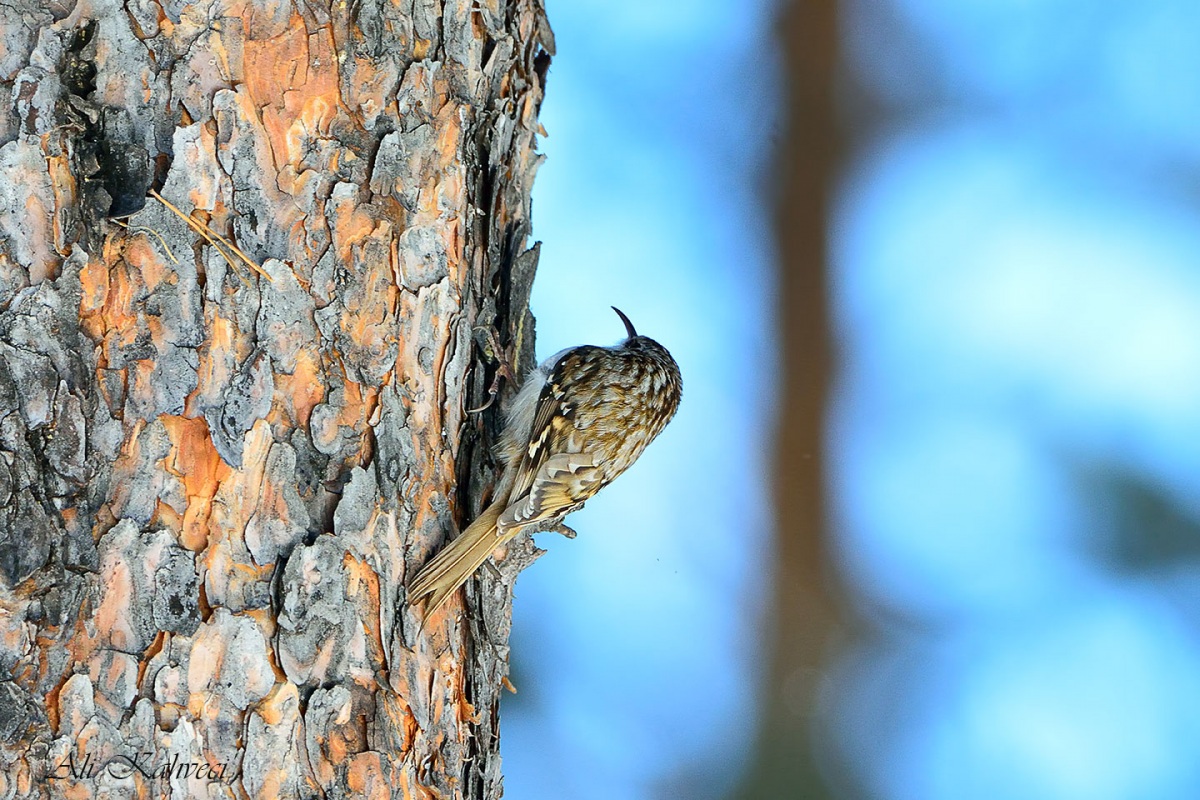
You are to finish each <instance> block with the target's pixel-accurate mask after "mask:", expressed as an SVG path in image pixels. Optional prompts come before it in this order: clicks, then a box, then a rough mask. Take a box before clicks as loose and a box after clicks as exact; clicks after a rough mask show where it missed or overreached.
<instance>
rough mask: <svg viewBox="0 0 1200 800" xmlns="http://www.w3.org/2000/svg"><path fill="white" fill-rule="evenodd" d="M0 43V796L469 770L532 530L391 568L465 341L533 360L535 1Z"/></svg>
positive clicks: (118, 25) (480, 366)
mask: <svg viewBox="0 0 1200 800" xmlns="http://www.w3.org/2000/svg"><path fill="white" fill-rule="evenodd" d="M0 36H2V37H3V44H2V46H0V80H2V81H3V82H4V85H3V87H0V89H2V91H3V97H4V98H11V102H6V103H4V104H3V105H2V112H0V144H2V146H0V169H2V175H3V182H2V183H0V583H2V586H0V742H2V748H0V764H2V769H0V797H14V796H15V797H59V796H70V797H78V798H84V797H97V796H105V795H106V793H108V794H107V796H116V797H154V798H156V797H165V796H170V797H178V798H184V797H231V798H232V797H239V798H240V797H244V796H249V797H271V798H275V797H281V798H286V797H318V796H326V797H355V798H360V797H370V798H376V797H397V798H399V797H404V798H410V797H413V798H429V797H446V798H452V797H455V798H456V797H463V798H494V797H498V796H499V795H500V794H501V777H500V769H499V767H500V759H499V739H498V718H497V712H498V703H499V691H500V689H501V685H502V683H503V682H504V680H505V677H504V676H505V674H506V671H507V639H508V631H509V608H510V600H511V591H510V589H511V584H512V580H513V578H514V577H515V574H516V572H517V571H518V570H519V569H520V567H521V566H523V565H524V564H527V563H528V561H529V560H530V559H531V558H532V557H533V556H534V554H535V550H534V548H533V546H532V545H531V544H530V543H529V541H528V539H527V538H522V539H521V540H518V543H517V544H515V545H513V546H511V547H510V548H509V554H508V557H507V558H506V559H504V561H503V563H502V564H501V566H500V567H499V568H498V569H495V568H492V569H484V570H483V571H482V574H481V577H480V579H479V580H478V581H473V582H472V583H471V584H470V585H469V587H468V591H467V598H468V601H467V602H468V605H469V610H464V609H463V607H462V606H461V604H460V602H459V601H457V600H455V601H453V602H452V603H451V606H450V609H451V613H450V614H447V615H444V616H445V618H446V620H447V621H445V622H437V623H435V624H432V625H430V626H429V628H428V630H426V631H425V632H424V633H419V631H418V629H419V624H420V620H421V617H420V615H419V614H418V613H415V612H414V611H412V610H411V609H410V608H409V607H408V606H407V604H406V603H405V597H404V584H405V583H406V581H407V580H408V578H409V575H410V573H411V571H412V570H414V569H415V568H416V567H418V566H420V564H422V563H423V562H424V561H425V560H426V559H427V558H428V557H429V556H430V555H431V554H432V553H433V552H434V551H435V550H436V549H437V548H439V547H440V546H441V545H442V544H443V543H444V542H445V541H446V540H447V538H448V537H450V536H451V535H453V533H455V532H456V531H457V530H459V529H460V528H461V527H462V526H464V524H465V523H466V522H468V521H469V519H470V517H471V516H472V514H473V513H475V512H476V511H478V509H479V508H480V507H481V504H482V500H483V499H484V498H485V495H486V489H487V487H489V486H490V485H491V483H492V481H493V480H494V477H495V472H496V469H495V465H494V463H493V461H492V458H491V455H490V449H489V448H490V445H491V443H492V441H493V440H494V437H495V435H496V432H497V427H498V424H499V418H498V411H497V409H496V406H497V405H498V404H494V405H493V406H492V407H491V408H489V409H488V410H487V411H485V412H483V413H480V414H471V413H468V412H466V411H465V410H464V409H466V408H469V407H472V406H477V405H482V404H483V403H484V402H485V401H486V400H487V398H488V396H489V393H488V388H489V386H491V385H492V382H493V377H494V375H495V372H496V361H495V356H497V355H500V354H498V353H495V352H494V350H496V349H497V348H496V347H493V346H491V345H488V344H486V343H487V342H489V341H490V340H489V337H488V336H487V335H486V333H487V331H489V330H492V331H495V332H496V334H497V336H498V340H499V344H500V345H501V347H502V348H503V349H507V350H509V357H510V358H513V359H514V360H515V363H516V366H517V367H518V368H521V367H523V366H525V365H527V364H528V363H529V362H531V361H532V354H533V320H532V317H531V316H530V315H529V311H528V301H529V290H530V285H531V282H532V279H533V273H534V269H535V267H536V262H537V248H536V247H534V248H531V249H527V248H526V243H527V240H528V236H529V191H530V188H531V183H532V180H533V176H534V172H535V170H536V167H537V165H538V163H539V157H538V156H537V155H536V154H535V152H534V148H535V145H536V134H537V133H538V132H539V130H540V128H539V124H538V121H537V114H538V109H539V106H540V103H541V99H542V92H543V85H544V80H545V74H546V68H547V66H548V63H549V57H550V54H551V53H552V52H553V40H552V35H551V32H550V28H549V26H548V24H547V23H546V20H545V16H544V12H543V10H542V8H541V3H540V0H445V1H444V2H439V1H438V0H395V2H392V3H387V2H378V1H377V0H361V2H351V3H349V4H347V3H333V4H332V5H331V6H329V7H320V6H319V4H317V3H313V2H306V3H297V4H295V5H294V6H293V5H292V4H290V3H287V2H278V0H260V2H239V1H238V0H224V2H218V1H217V0H199V1H198V2H188V3H180V2H171V1H169V0H168V1H167V2H163V3H161V4H158V3H154V2H150V1H149V0H128V2H125V3H117V2H115V0H92V2H87V1H86V0H85V1H84V2H79V3H78V4H75V5H72V4H71V3H70V2H69V0H63V2H61V3H56V2H53V1H52V2H50V3H38V2H30V3H27V4H20V3H19V4H18V6H17V7H16V8H15V9H14V8H13V7H12V6H8V7H6V10H5V11H4V14H3V17H0ZM154 188H159V190H160V191H161V197H162V201H160V200H159V199H149V200H147V199H146V195H147V192H148V191H150V190H151V189H154ZM164 201H165V202H164ZM166 203H169V204H171V205H173V206H175V207H177V208H178V209H180V210H181V211H182V212H183V213H184V214H188V215H190V216H191V217H192V218H193V219H194V220H197V221H198V222H201V223H205V224H206V225H207V226H208V228H209V229H211V230H212V231H215V232H216V233H217V234H220V235H221V236H223V237H224V238H225V239H227V240H228V241H230V242H232V243H234V244H236V245H237V246H238V247H239V248H240V249H241V251H243V252H244V254H245V255H246V256H247V257H248V258H247V260H243V259H242V258H240V257H239V256H238V255H237V254H235V253H233V252H231V251H229V250H225V251H224V254H222V250H220V249H219V247H218V245H219V241H218V240H217V239H215V238H214V237H212V236H211V235H210V234H208V233H207V232H203V233H202V232H201V231H198V230H194V229H193V226H192V225H190V224H189V223H186V222H185V221H184V220H182V219H181V218H180V217H178V216H176V214H175V213H173V212H172V211H171V210H169V208H168V207H167V205H166ZM143 204H144V207H143ZM139 209H140V210H139ZM134 212H136V214H134V216H132V217H130V218H128V219H127V220H125V221H124V224H122V223H121V222H118V221H114V220H111V219H109V218H110V217H118V216H123V215H129V214H132V213H134ZM195 227H199V225H196V226H195ZM247 262H253V266H252V265H251V264H250V263H247ZM439 619H441V617H439Z"/></svg>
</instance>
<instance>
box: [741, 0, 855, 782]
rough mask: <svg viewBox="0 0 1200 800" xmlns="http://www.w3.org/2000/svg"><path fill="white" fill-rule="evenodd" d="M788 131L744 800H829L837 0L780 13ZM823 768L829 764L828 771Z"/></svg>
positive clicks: (834, 620)
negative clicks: (770, 567) (830, 240)
mask: <svg viewBox="0 0 1200 800" xmlns="http://www.w3.org/2000/svg"><path fill="white" fill-rule="evenodd" d="M777 30H778V31H779V34H778V35H779V37H780V44H781V46H782V50H783V55H784V80H785V83H786V89H785V93H784V98H785V100H784V107H785V108H786V109H787V112H786V113H787V115H788V122H787V132H786V134H785V135H784V136H782V137H780V139H779V142H780V144H779V146H778V147H779V150H778V152H777V153H776V159H777V160H778V161H779V169H778V171H777V173H776V174H777V175H778V176H779V189H778V200H777V208H776V230H777V237H778V238H777V240H778V242H779V295H778V304H779V306H778V307H779V319H780V324H781V329H780V334H779V335H780V342H781V343H782V348H783V357H782V359H781V366H782V369H783V376H782V380H781V382H780V393H781V398H782V399H781V401H780V405H779V415H780V420H779V437H778V443H777V445H776V450H775V465H776V467H775V486H774V490H775V508H776V511H775V515H776V520H777V522H776V525H777V532H776V560H775V563H774V567H775V570H776V572H775V602H774V610H773V611H774V620H773V628H772V633H771V635H770V636H769V638H768V641H769V642H770V643H771V644H772V647H773V652H772V653H771V655H770V661H769V667H768V676H767V683H766V686H765V689H764V694H765V696H764V697H763V700H762V709H763V718H762V724H761V727H760V730H759V733H758V744H757V746H756V748H755V750H754V756H753V758H752V760H751V763H750V766H749V769H748V770H747V772H746V778H745V780H744V782H743V785H742V786H741V787H740V789H739V790H738V792H737V793H736V795H735V796H736V797H738V798H744V800H768V799H770V800H775V799H776V798H780V799H782V798H804V800H818V798H824V797H831V796H832V794H831V791H830V782H829V778H830V777H831V776H830V775H829V774H828V772H823V771H822V770H830V769H835V768H836V766H835V765H834V764H833V763H832V761H831V756H832V755H833V753H832V751H831V750H830V749H829V748H827V747H825V746H824V745H823V743H822V741H821V725H822V721H821V719H820V715H821V708H820V697H819V693H818V690H819V688H820V679H821V676H822V675H823V674H824V672H825V671H826V665H827V664H828V662H829V660H830V657H831V655H832V654H833V652H834V647H835V645H836V644H837V637H838V634H839V630H840V627H839V625H840V623H839V619H838V610H837V606H836V604H835V602H834V598H835V596H836V594H835V592H836V590H835V587H832V586H830V584H829V581H830V578H829V576H830V575H831V574H833V573H832V570H831V569H830V563H829V557H828V552H827V542H828V533H827V525H828V522H827V515H826V499H825V473H824V467H823V465H824V459H823V455H824V450H825V446H824V439H825V418H826V398H827V393H828V390H829V385H830V382H831V379H832V372H831V369H832V368H831V363H832V357H831V336H830V327H829V326H830V321H829V289H828V285H827V276H828V266H827V264H828V248H827V230H828V209H829V204H830V198H831V195H832V191H833V184H834V176H835V175H836V174H837V166H838V158H839V155H840V154H839V152H838V144H837V143H838V133H837V125H836V118H835V107H834V88H835V74H836V64H837V42H838V26H837V3H836V2H835V0H805V1H804V2H793V3H790V4H788V5H787V6H785V7H784V8H783V9H782V10H781V11H780V18H779V26H778V28H777ZM819 765H821V766H820V767H819Z"/></svg>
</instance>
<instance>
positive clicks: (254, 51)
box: [245, 17, 339, 169]
mask: <svg viewBox="0 0 1200 800" xmlns="http://www.w3.org/2000/svg"><path fill="white" fill-rule="evenodd" d="M293 22H294V23H295V24H293V25H291V26H290V27H289V28H288V30H287V31H285V32H284V33H282V34H280V35H279V36H275V37H273V38H271V39H265V40H261V41H247V42H246V43H245V59H246V89H247V91H248V92H249V93H250V97H251V98H252V99H253V102H254V106H255V107H256V108H258V109H260V110H261V114H262V124H263V128H264V129H265V130H266V134H267V141H268V142H269V143H270V146H271V155H272V157H273V158H274V161H275V166H276V168H277V169H282V167H283V166H284V165H288V164H290V165H292V166H293V167H296V168H297V169H299V165H300V161H301V160H302V159H303V158H304V155H305V151H306V150H307V147H308V142H309V141H311V140H312V139H314V138H317V137H324V136H327V135H328V133H329V126H330V124H331V123H332V121H333V118H334V116H335V115H336V114H337V109H338V104H339V94H338V85H337V73H336V72H334V71H332V70H329V69H316V70H310V69H309V62H310V60H312V61H315V62H319V63H321V64H329V63H331V62H333V61H334V60H335V58H336V56H335V54H334V53H333V52H332V50H331V47H330V42H329V39H328V37H325V36H312V37H310V36H309V35H308V33H307V31H306V30H305V26H304V23H303V22H302V21H300V20H299V18H298V17H293ZM310 48H312V52H310ZM283 87H287V89H286V91H283V92H281V91H280V89H281V88H283Z"/></svg>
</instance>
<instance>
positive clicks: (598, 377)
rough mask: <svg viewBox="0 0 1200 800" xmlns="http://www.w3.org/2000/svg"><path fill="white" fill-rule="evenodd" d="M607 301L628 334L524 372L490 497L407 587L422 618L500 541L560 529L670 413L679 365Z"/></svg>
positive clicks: (677, 394) (677, 392) (678, 390)
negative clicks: (500, 469) (422, 609)
mask: <svg viewBox="0 0 1200 800" xmlns="http://www.w3.org/2000/svg"><path fill="white" fill-rule="evenodd" d="M613 311H616V312H617V314H618V315H619V316H620V317H621V321H622V322H624V323H625V330H626V332H627V333H628V334H629V336H628V338H626V339H624V340H623V341H621V342H620V343H618V344H616V345H614V346H612V347H598V346H595V345H581V346H579V347H572V348H569V349H567V350H563V351H562V352H560V353H557V354H555V355H553V356H551V357H550V358H549V359H547V360H546V361H545V362H544V363H543V364H542V365H541V366H540V367H538V368H537V369H535V370H533V372H531V373H530V375H529V377H528V378H526V380H525V384H524V385H523V386H522V387H521V391H520V392H518V393H517V397H516V399H515V400H514V401H513V405H512V408H511V409H510V410H509V412H508V419H507V422H506V424H505V428H504V434H503V436H502V437H501V442H500V448H499V455H500V457H501V459H502V460H503V461H504V463H505V465H506V466H505V469H504V474H503V476H502V477H501V479H500V483H499V485H498V486H497V488H496V499H495V500H494V501H493V502H492V504H491V505H490V506H488V507H487V509H486V510H485V511H484V512H483V513H482V514H480V515H479V518H478V519H476V520H475V521H474V522H472V523H471V525H470V526H469V527H468V528H467V529H466V530H465V531H463V533H462V535H461V536H459V537H458V538H457V539H455V540H454V541H453V542H451V543H450V544H449V545H448V546H447V547H446V548H445V549H444V550H442V551H441V552H440V553H438V554H437V555H436V556H435V557H434V558H433V559H432V560H431V561H430V562H429V563H428V564H426V565H425V566H424V567H423V568H422V569H421V571H420V572H418V573H417V575H416V577H415V578H414V579H413V581H412V585H411V586H410V587H409V590H408V597H409V601H410V602H416V601H418V600H420V599H421V598H424V597H428V598H429V600H428V602H427V604H426V619H428V617H429V615H430V614H432V613H433V612H434V611H436V610H437V609H438V608H439V607H440V606H441V605H442V604H443V603H444V602H446V600H447V598H449V597H450V595H452V594H453V593H454V591H455V590H456V589H458V587H460V586H462V585H463V584H464V583H466V581H467V579H468V578H470V577H471V575H473V574H474V573H475V570H477V569H478V568H479V566H480V565H481V564H482V563H483V562H484V561H486V560H487V557H488V556H489V555H491V552H492V551H493V550H495V549H496V547H497V546H499V545H501V544H504V543H505V542H507V541H509V540H510V539H512V538H513V537H514V536H516V535H517V534H518V533H520V532H521V531H522V530H531V531H543V530H552V529H563V527H562V520H563V518H564V517H565V516H566V515H567V514H570V513H571V512H572V511H577V510H578V509H580V508H582V507H583V504H584V502H586V501H587V500H588V498H590V497H591V496H592V495H594V494H595V493H596V492H598V491H600V489H602V488H603V487H605V486H607V485H608V484H609V483H611V482H612V480H613V479H614V478H616V477H617V476H618V475H620V474H621V473H622V472H624V471H625V470H627V469H628V468H629V467H630V466H631V465H632V464H633V462H634V461H637V459H638V456H640V455H641V454H642V451H643V450H645V449H646V445H648V444H650V442H651V441H653V440H654V437H656V436H658V434H659V433H661V432H662V429H663V428H665V427H666V425H667V423H668V422H670V420H671V417H673V416H674V415H675V410H676V409H677V408H678V407H679V400H680V398H681V397H682V394H683V383H682V380H681V379H680V376H679V365H678V364H676V363H675V359H673V358H672V357H671V354H670V353H669V352H667V349H666V348H665V347H663V346H662V345H661V344H659V343H658V342H656V341H654V340H653V339H651V338H649V337H646V336H639V335H638V333H637V331H636V330H634V328H633V323H632V322H630V321H629V318H628V317H626V316H625V315H624V314H623V313H621V311H620V309H617V308H615V307H614V308H613ZM564 530H565V532H567V533H568V535H573V532H572V531H570V529H564Z"/></svg>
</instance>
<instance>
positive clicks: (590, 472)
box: [497, 453, 604, 531]
mask: <svg viewBox="0 0 1200 800" xmlns="http://www.w3.org/2000/svg"><path fill="white" fill-rule="evenodd" d="M603 485H604V480H603V472H602V470H601V469H600V468H599V467H598V465H597V464H596V461H595V457H594V456H593V455H592V454H591V453H557V454H555V455H552V456H549V457H548V458H546V459H545V460H544V461H543V462H542V466H541V468H540V469H538V471H537V474H535V475H534V476H533V481H532V483H531V485H530V487H529V492H528V493H527V494H525V495H523V496H519V497H518V496H514V497H516V499H515V500H514V501H513V502H512V503H511V504H510V505H509V506H508V508H506V509H504V513H503V514H501V515H500V519H499V521H498V524H497V527H498V529H499V530H500V531H505V530H507V529H510V528H512V527H514V526H525V525H531V524H533V523H535V522H541V521H543V520H549V519H554V518H555V517H562V516H563V515H564V514H567V513H569V512H570V511H573V510H575V509H576V508H578V507H579V506H580V505H581V504H582V503H583V502H584V501H585V500H587V499H588V498H589V497H591V496H592V495H594V494H595V493H596V492H598V491H599V490H600V487H601V486H603Z"/></svg>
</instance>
